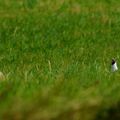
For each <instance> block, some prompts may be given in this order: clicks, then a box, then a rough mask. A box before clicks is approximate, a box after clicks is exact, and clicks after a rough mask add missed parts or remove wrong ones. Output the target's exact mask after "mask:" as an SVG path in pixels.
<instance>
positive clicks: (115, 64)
mask: <svg viewBox="0 0 120 120" xmlns="http://www.w3.org/2000/svg"><path fill="white" fill-rule="evenodd" d="M111 64H112V72H115V71H117V70H118V67H117V63H116V61H115V60H114V59H112V63H111Z"/></svg>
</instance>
